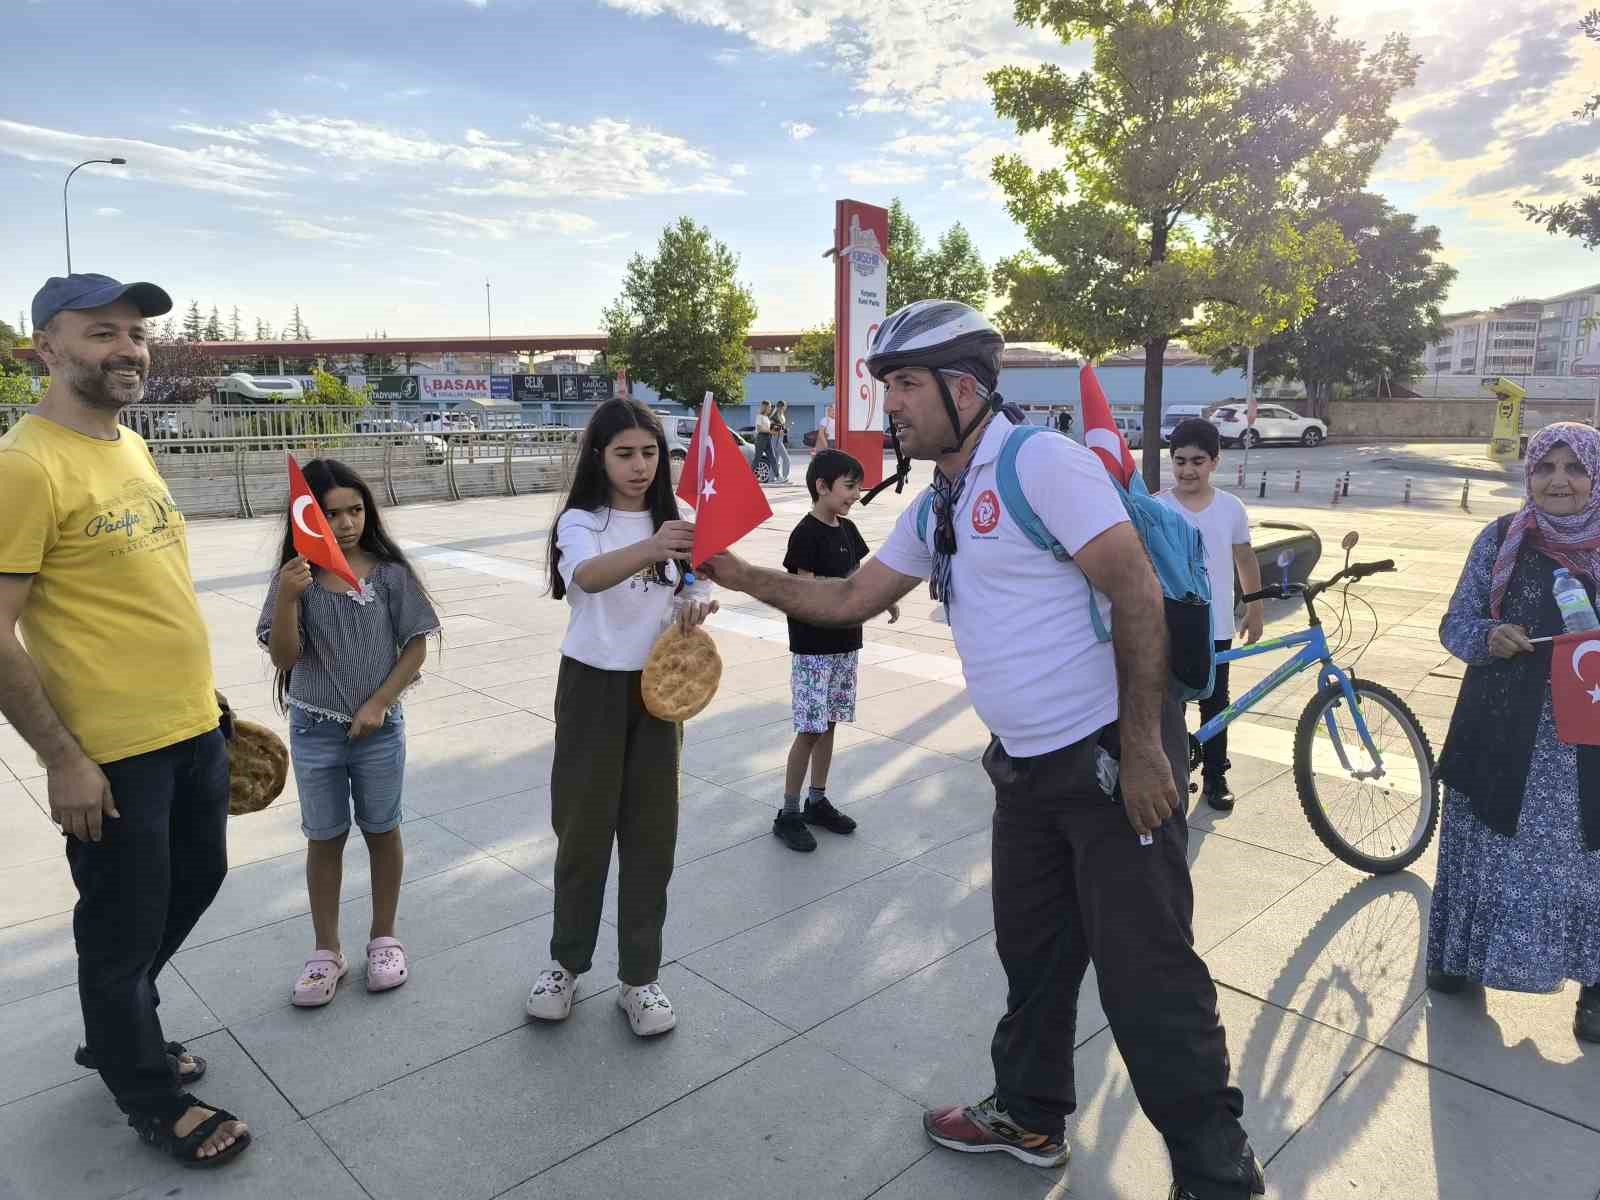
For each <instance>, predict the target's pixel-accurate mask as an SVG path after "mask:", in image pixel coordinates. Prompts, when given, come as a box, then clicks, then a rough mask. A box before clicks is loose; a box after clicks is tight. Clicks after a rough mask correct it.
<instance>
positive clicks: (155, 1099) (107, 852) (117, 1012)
mask: <svg viewBox="0 0 1600 1200" xmlns="http://www.w3.org/2000/svg"><path fill="white" fill-rule="evenodd" d="M103 770H104V771H105V774H106V778H107V779H108V780H110V782H111V795H112V797H113V798H114V799H115V801H116V805H117V811H118V812H119V813H121V814H122V815H121V816H120V817H117V818H115V819H113V818H110V817H107V818H106V820H105V823H104V825H103V826H102V833H101V836H100V840H99V841H98V842H80V841H79V840H78V839H77V838H74V837H69V838H67V863H68V864H69V865H70V867H71V868H72V881H73V883H75V884H77V887H78V903H77V905H76V907H75V908H74V909H73V912H72V932H73V937H74V938H75V939H76V941H77V946H78V998H79V1001H80V1002H81V1004H82V1005H83V1028H84V1034H85V1043H86V1045H87V1046H88V1048H89V1050H90V1052H91V1053H93V1055H94V1056H95V1059H96V1061H97V1063H98V1066H99V1070H100V1078H102V1079H104V1080H105V1083H106V1086H107V1087H108V1088H110V1089H111V1094H112V1096H114V1097H115V1098H116V1101H117V1106H118V1107H119V1108H121V1109H122V1111H123V1112H125V1113H129V1114H130V1115H131V1114H136V1113H137V1114H140V1115H151V1116H156V1117H158V1118H160V1119H162V1120H170V1119H171V1118H173V1117H175V1116H178V1115H180V1114H181V1113H182V1112H183V1111H184V1109H185V1108H186V1107H187V1105H186V1104H185V1103H184V1102H183V1100H181V1099H180V1095H181V1093H180V1091H179V1088H178V1079H177V1075H176V1072H175V1070H174V1068H173V1064H172V1061H171V1060H170V1059H168V1058H167V1052H166V1041H167V1039H166V1037H165V1036H164V1035H163V1034H162V1032H161V1019H160V1017H159V1016H157V1014H156V1006H157V1005H158V1004H160V1002H161V998H160V996H159V995H158V994H157V992H156V976H157V975H159V974H161V969H162V968H163V967H165V966H166V965H167V961H168V960H169V959H170V958H171V957H172V956H173V954H175V953H176V952H177V950H178V947H179V946H181V945H183V940H184V938H186V937H188V936H189V931H190V930H192V929H193V928H194V926H195V922H196V921H198V920H199V919H200V917H201V914H203V913H204V912H205V911H206V909H207V908H208V907H209V906H210V904H211V901H212V900H213V899H214V898H215V897H216V894H217V889H218V888H220V887H221V886H222V879H223V876H225V875H226V874H227V873H228V745H227V743H226V742H225V741H224V740H223V737H222V733H221V732H220V731H217V730H214V731H212V732H211V733H207V734H203V735H201V736H200V737H197V738H190V739H189V740H188V741H184V742H179V743H178V744H177V745H174V746H168V747H166V748H165V749H162V750H155V751H152V752H151V753H149V754H140V755H138V756H136V757H134V758H128V759H123V760H122V761H121V762H114V763H107V764H105V766H104V767H103Z"/></svg>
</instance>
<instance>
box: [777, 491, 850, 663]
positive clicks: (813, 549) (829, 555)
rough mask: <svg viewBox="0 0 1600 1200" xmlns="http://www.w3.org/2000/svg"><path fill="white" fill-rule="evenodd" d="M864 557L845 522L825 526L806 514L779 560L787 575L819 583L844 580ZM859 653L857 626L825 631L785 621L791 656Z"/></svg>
mask: <svg viewBox="0 0 1600 1200" xmlns="http://www.w3.org/2000/svg"><path fill="white" fill-rule="evenodd" d="M866 557H867V543H866V542H865V541H863V540H862V537H861V531H860V530H859V529H857V528H856V527H855V525H854V524H853V523H852V522H851V521H850V520H849V519H848V518H845V517H840V518H839V523H838V524H837V525H825V524H823V522H821V521H819V520H817V518H816V517H814V516H812V515H811V514H810V513H807V514H806V515H805V518H804V519H803V520H802V521H801V522H800V524H798V525H796V526H795V527H794V532H793V533H791V534H790V535H789V552H788V553H787V554H785V555H784V556H783V567H784V570H786V571H788V572H789V573H790V574H791V575H794V574H798V573H799V572H801V571H810V572H811V573H812V574H813V575H815V576H817V578H819V579H844V578H845V577H846V576H848V575H849V574H850V573H851V572H852V571H854V570H855V569H856V568H857V567H859V566H860V565H861V560H862V559H864V558H866ZM859 649H861V626H859V625H854V626H851V627H850V628H848V629H825V628H823V627H822V626H820V625H807V624H806V623H805V622H804V621H796V620H795V619H794V618H793V617H790V618H789V651H790V653H792V654H848V653H850V651H852V650H859Z"/></svg>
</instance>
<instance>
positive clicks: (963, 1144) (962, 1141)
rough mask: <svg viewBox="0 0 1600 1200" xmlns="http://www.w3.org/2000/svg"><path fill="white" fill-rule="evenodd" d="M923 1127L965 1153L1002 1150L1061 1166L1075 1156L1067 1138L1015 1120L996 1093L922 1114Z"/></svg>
mask: <svg viewBox="0 0 1600 1200" xmlns="http://www.w3.org/2000/svg"><path fill="white" fill-rule="evenodd" d="M922 1128H923V1130H924V1132H926V1133H927V1135H928V1136H929V1137H930V1138H932V1139H933V1140H934V1141H935V1142H937V1143H939V1145H941V1146H943V1147H944V1148H945V1149H947V1150H959V1151H960V1152H961V1153H963V1154H988V1153H990V1152H991V1151H995V1150H998V1151H1001V1152H1002V1153H1005V1154H1009V1155H1011V1157H1013V1158H1016V1159H1020V1160H1021V1161H1023V1162H1025V1163H1027V1164H1028V1165H1029V1166H1032V1167H1059V1166H1061V1164H1063V1163H1064V1162H1066V1161H1067V1159H1068V1158H1070V1157H1071V1156H1072V1148H1071V1147H1070V1146H1068V1145H1067V1139H1066V1138H1065V1137H1064V1136H1062V1135H1060V1134H1057V1135H1056V1136H1054V1137H1052V1136H1050V1135H1049V1134H1044V1133H1033V1132H1030V1131H1029V1130H1026V1129H1023V1128H1022V1127H1021V1126H1020V1125H1017V1124H1015V1123H1014V1122H1013V1121H1012V1120H1011V1118H1010V1117H1009V1116H1007V1115H1006V1110H1005V1109H1003V1108H1001V1107H1000V1103H999V1101H997V1100H996V1099H995V1098H994V1097H993V1096H985V1097H984V1098H983V1099H982V1100H980V1101H978V1102H977V1103H976V1104H967V1105H961V1104H953V1105H951V1106H950V1107H949V1108H934V1109H929V1110H928V1111H927V1112H925V1113H923V1114H922Z"/></svg>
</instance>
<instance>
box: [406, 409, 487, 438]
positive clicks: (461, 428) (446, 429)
mask: <svg viewBox="0 0 1600 1200" xmlns="http://www.w3.org/2000/svg"><path fill="white" fill-rule="evenodd" d="M417 424H418V426H420V427H421V428H423V429H428V430H436V431H439V432H442V433H471V432H473V431H474V430H476V429H477V428H478V423H477V422H476V421H474V420H473V419H472V417H471V415H470V414H468V413H464V412H455V411H452V412H425V413H422V414H421V415H419V416H418V417H417Z"/></svg>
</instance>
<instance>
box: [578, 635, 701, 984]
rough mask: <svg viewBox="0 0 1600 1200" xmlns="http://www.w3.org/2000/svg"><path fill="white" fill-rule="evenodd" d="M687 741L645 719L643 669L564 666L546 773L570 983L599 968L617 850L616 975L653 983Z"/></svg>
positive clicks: (679, 731)
mask: <svg viewBox="0 0 1600 1200" xmlns="http://www.w3.org/2000/svg"><path fill="white" fill-rule="evenodd" d="M682 742H683V727H682V726H681V725H676V724H673V723H672V722H669V721H662V720H658V719H657V718H655V717H652V716H651V715H650V714H649V713H648V712H646V711H645V707H644V701H643V699H642V698H641V696H640V694H639V672H638V671H602V670H600V669H599V668H598V667H591V666H588V665H587V664H585V663H581V662H578V661H577V660H576V659H572V658H565V657H564V658H562V660H561V673H560V675H559V676H558V677H557V679H556V754H555V762H554V764H553V765H552V767H551V769H550V823H551V824H552V825H553V826H554V827H555V833H556V840H557V847H556V911H555V928H554V930H553V931H552V933H551V935H550V957H551V958H552V959H554V960H555V961H556V962H558V963H560V964H561V965H562V966H563V967H565V968H566V969H567V970H568V971H570V972H572V973H573V974H574V975H581V974H583V973H584V972H585V971H587V970H589V968H590V967H591V966H593V959H594V945H595V939H596V938H598V937H599V935H600V911H601V909H602V907H603V906H604V904H605V893H606V875H607V874H608V872H609V871H610V869H611V847H612V845H613V843H614V844H615V845H616V848H617V960H618V968H617V976H618V978H620V979H621V980H622V982H623V983H625V984H628V985H630V986H633V987H639V986H642V985H644V984H646V983H654V982H655V979H656V973H657V972H658V971H659V970H660V967H661V927H662V925H663V924H664V923H665V922H666V919H667V881H668V880H670V879H671V878H672V858H673V853H674V851H675V849H676V847H677V841H678V754H679V750H680V747H681V745H682Z"/></svg>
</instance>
